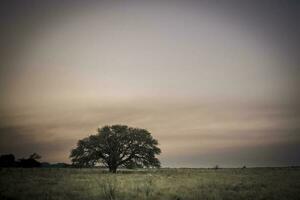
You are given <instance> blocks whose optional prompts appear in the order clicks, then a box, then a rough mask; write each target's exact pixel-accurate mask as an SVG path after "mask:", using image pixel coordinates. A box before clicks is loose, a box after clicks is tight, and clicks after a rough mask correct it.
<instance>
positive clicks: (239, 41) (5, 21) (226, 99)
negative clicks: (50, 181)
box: [0, 0, 300, 167]
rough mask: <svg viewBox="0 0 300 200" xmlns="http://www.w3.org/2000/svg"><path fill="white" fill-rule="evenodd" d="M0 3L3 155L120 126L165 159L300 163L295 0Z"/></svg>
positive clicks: (63, 154)
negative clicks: (150, 140)
mask: <svg viewBox="0 0 300 200" xmlns="http://www.w3.org/2000/svg"><path fill="white" fill-rule="evenodd" d="M0 4H1V8H0V11H1V12H0V13H1V18H0V24H1V26H0V31H1V34H0V36H1V37H0V42H1V46H0V91H1V92H0V154H4V153H14V154H15V155H16V157H24V156H27V155H29V154H31V153H33V152H37V153H39V154H41V155H42V157H43V159H42V160H44V161H50V162H70V160H69V158H68V156H69V153H70V150H71V149H72V148H73V147H75V145H76V142H77V140H79V139H81V138H83V137H86V136H88V135H90V134H94V133H96V130H97V128H98V127H101V126H103V125H112V124H126V125H129V126H133V127H139V128H145V129H147V130H149V131H150V132H151V133H152V135H153V136H154V137H155V138H157V139H158V141H159V143H160V148H161V149H162V154H161V156H160V159H161V162H162V164H163V166H170V167H211V166H214V165H217V164H218V165H219V166H225V167H231V166H234V167H239V166H243V165H247V166H279V165H280V166H286V165H300V132H299V130H300V104H299V102H300V101H299V100H300V91H299V85H300V80H299V79H300V78H299V77H300V67H299V66H300V38H299V35H300V20H299V19H300V2H298V1H217V0H215V1H196V0H195V1H189V0H187V1H164V0H162V1H155V0H154V1H144V0H139V1H138V0H136V1H130V0H123V1H83V0H82V1H65V0H64V1H50V0H49V1H37V0H36V1H32V0H29V1H1V3H0Z"/></svg>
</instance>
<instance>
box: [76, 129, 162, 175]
mask: <svg viewBox="0 0 300 200" xmlns="http://www.w3.org/2000/svg"><path fill="white" fill-rule="evenodd" d="M157 145H158V142H157V140H156V139H154V138H153V137H152V136H151V133H149V132H148V131H147V130H145V129H140V128H132V127H128V126H125V125H113V126H104V127H102V128H99V129H98V133H97V134H96V135H91V136H89V137H86V138H83V139H81V140H79V141H78V143H77V147H76V148H75V149H73V150H72V151H71V154H70V158H71V160H72V163H73V165H75V166H79V167H92V166H95V165H96V164H97V163H101V164H103V165H104V166H106V167H108V168H109V171H111V172H114V173H115V172H116V171H117V168H118V167H121V166H122V167H126V168H132V167H160V161H159V160H158V159H157V158H156V157H155V156H156V155H158V154H160V153H161V150H160V149H159V148H158V147H157Z"/></svg>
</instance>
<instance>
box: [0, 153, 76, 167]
mask: <svg viewBox="0 0 300 200" xmlns="http://www.w3.org/2000/svg"><path fill="white" fill-rule="evenodd" d="M39 159H41V156H40V155H38V154H36V153H34V154H31V155H30V156H29V157H28V158H20V159H17V160H16V159H15V156H14V155H13V154H5V155H1V156H0V168H11V167H22V168H36V167H44V168H64V167H70V166H71V165H69V164H66V163H55V164H50V163H47V162H39V161H38V160H39Z"/></svg>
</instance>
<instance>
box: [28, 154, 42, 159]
mask: <svg viewBox="0 0 300 200" xmlns="http://www.w3.org/2000/svg"><path fill="white" fill-rule="evenodd" d="M29 158H31V159H34V160H38V159H41V158H42V156H40V155H39V154H37V153H33V154H31V155H30V156H29Z"/></svg>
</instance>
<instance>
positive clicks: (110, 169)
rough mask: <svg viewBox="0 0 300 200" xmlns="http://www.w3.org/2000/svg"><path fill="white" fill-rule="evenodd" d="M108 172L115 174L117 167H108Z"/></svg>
mask: <svg viewBox="0 0 300 200" xmlns="http://www.w3.org/2000/svg"><path fill="white" fill-rule="evenodd" d="M109 172H111V173H117V166H109Z"/></svg>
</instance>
